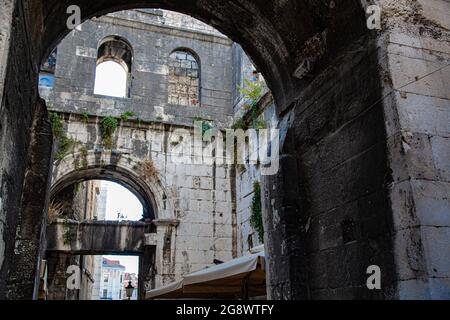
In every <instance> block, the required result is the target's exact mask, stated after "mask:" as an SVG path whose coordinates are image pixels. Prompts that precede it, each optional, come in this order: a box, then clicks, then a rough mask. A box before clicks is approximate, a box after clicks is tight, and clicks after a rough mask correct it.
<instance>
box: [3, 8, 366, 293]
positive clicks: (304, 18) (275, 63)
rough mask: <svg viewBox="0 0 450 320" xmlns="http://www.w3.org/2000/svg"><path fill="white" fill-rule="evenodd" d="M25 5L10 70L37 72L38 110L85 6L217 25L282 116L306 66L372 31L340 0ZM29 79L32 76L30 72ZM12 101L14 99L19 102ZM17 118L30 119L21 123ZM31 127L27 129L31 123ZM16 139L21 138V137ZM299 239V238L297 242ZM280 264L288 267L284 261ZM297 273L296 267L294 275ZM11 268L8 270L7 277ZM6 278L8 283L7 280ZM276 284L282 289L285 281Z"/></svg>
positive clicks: (18, 11) (297, 95) (95, 12)
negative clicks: (50, 61) (46, 79)
mask: <svg viewBox="0 0 450 320" xmlns="http://www.w3.org/2000/svg"><path fill="white" fill-rule="evenodd" d="M17 2H19V1H17ZM20 2H21V3H22V4H23V5H21V6H17V7H15V11H14V15H16V16H18V17H20V18H19V20H17V21H21V22H23V24H22V23H19V24H18V25H16V26H15V28H14V30H13V32H12V34H13V36H12V43H11V47H16V48H17V52H11V56H12V57H13V58H12V59H11V60H10V65H11V66H13V65H16V64H17V65H21V66H29V69H27V70H28V71H29V72H30V74H31V76H30V77H28V79H27V81H20V84H18V85H19V87H23V88H24V90H23V91H24V92H25V91H26V92H29V88H30V87H31V88H33V90H32V92H30V95H29V97H28V98H29V99H30V100H29V101H27V102H26V103H23V105H24V106H29V107H30V108H31V109H33V108H32V106H33V105H34V103H35V101H36V98H37V95H38V94H37V72H38V66H39V65H40V62H41V61H43V60H44V59H45V58H46V56H47V55H48V54H49V53H50V52H51V51H52V49H53V48H54V47H55V46H56V45H57V44H58V42H59V41H60V40H61V39H63V38H64V36H66V35H67V34H68V33H69V32H70V30H68V29H67V25H66V22H67V18H68V14H67V13H66V10H67V8H68V7H69V6H70V5H79V6H80V8H81V15H82V17H81V18H82V21H84V20H86V19H88V18H91V17H94V16H99V15H103V14H106V13H108V12H113V11H117V10H126V9H132V8H139V7H140V8H143V7H145V8H153V7H159V8H163V9H168V10H173V11H178V12H181V13H185V14H188V15H191V16H193V17H194V18H197V19H199V20H201V21H203V22H206V23H208V24H210V25H211V26H213V27H215V28H217V29H218V30H219V31H221V32H222V33H224V34H225V35H227V36H228V37H230V38H231V39H232V40H234V41H236V42H237V43H239V44H240V45H241V46H242V47H243V48H244V50H245V51H246V52H247V54H248V55H249V56H250V58H251V59H252V61H253V62H254V63H255V64H256V65H257V67H258V69H259V70H260V71H261V73H262V74H263V75H264V77H265V79H266V81H267V83H268V85H269V87H270V89H271V91H272V92H273V95H274V98H275V100H276V105H277V109H278V114H279V116H280V117H285V116H286V113H287V112H288V111H289V110H290V109H292V108H295V107H296V106H297V105H298V104H299V101H300V99H304V98H305V90H306V91H307V92H309V90H310V89H308V86H309V84H310V82H311V80H310V79H311V75H310V76H309V77H306V78H302V73H301V72H300V73H299V70H302V68H301V66H302V65H303V64H304V63H305V61H306V60H308V59H310V58H313V59H314V60H317V61H315V62H320V64H318V65H317V68H316V70H315V73H314V74H315V75H317V74H318V73H319V72H320V71H323V70H325V69H326V67H327V63H328V62H327V61H330V60H332V59H333V58H334V56H335V55H337V54H339V53H342V52H343V51H345V50H346V46H347V45H349V44H350V43H351V42H352V41H354V40H356V39H358V38H360V37H361V36H363V35H365V34H367V33H368V31H367V28H365V14H364V6H363V5H362V4H361V2H360V1H356V0H355V1H345V2H341V1H339V2H337V1H333V2H332V4H329V3H326V2H323V1H315V0H308V1H273V2H270V3H268V2H267V1H248V0H235V1H221V0H217V1H211V0H208V1H207V0H193V1H185V0H165V1H150V0H149V1H127V0H108V1H106V0H105V1H95V2H92V1H85V0H78V1H69V0H63V1H61V0H58V1H56V0H49V1H39V0H34V1H26V2H25V1H20ZM25 25H27V26H32V28H31V29H30V33H26V32H24V31H23V28H27V27H25ZM22 34H27V37H28V38H27V39H26V41H27V42H28V43H29V44H30V46H31V48H30V50H22V49H24V46H21V45H18V42H20V41H23V40H25V39H23V38H21V35H22ZM17 41H18V42H17ZM316 44H317V45H318V48H317V52H314V50H312V51H311V47H314V46H315V45H316ZM30 64H31V65H30ZM26 68H27V67H25V69H26ZM16 71H17V70H16V69H15V68H13V67H11V69H10V70H9V75H11V76H12V74H13V73H16ZM308 72H312V70H308ZM23 74H27V72H25V71H24V72H23ZM10 100H11V101H13V100H14V99H12V96H11V99H10ZM21 110H22V111H23V112H25V111H24V110H27V107H25V108H24V107H22V108H21ZM19 114H20V113H19ZM17 118H22V117H21V116H17ZM24 127H27V125H26V124H25V125H24ZM13 131H14V129H13ZM15 134H16V135H18V133H17V132H16V133H15ZM25 141H26V139H25ZM18 170H20V168H19V169H18ZM280 235H281V236H285V237H286V239H284V240H285V241H287V240H288V235H287V234H282V233H281V234H280ZM272 236H275V235H274V234H272V233H271V232H270V231H269V232H268V237H272ZM293 236H294V235H293V234H292V235H290V236H289V237H293ZM275 245H276V246H278V247H280V246H282V244H281V243H275ZM8 250H12V248H8ZM277 260H278V262H281V263H284V262H283V261H282V257H280V258H279V259H278V258H277ZM278 267H279V266H278V265H276V264H275V265H273V268H274V270H272V272H271V274H274V273H275V272H276V269H277V268H278ZM296 267H297V264H296V263H295V262H294V263H293V264H291V266H290V268H291V269H292V270H294V269H295V268H296ZM7 269H8V267H6V269H5V270H7ZM5 275H6V273H5ZM0 278H2V277H0ZM3 279H5V280H6V278H3ZM274 279H275V280H274V281H275V282H276V281H278V280H277V279H276V278H274ZM285 280H286V281H287V282H288V283H289V286H290V287H298V286H299V284H298V281H297V280H296V279H295V277H291V278H289V279H285ZM285 280H283V281H285ZM280 281H281V280H280ZM13 289H14V291H15V292H16V293H17V292H20V291H23V290H21V289H20V285H13ZM300 291H302V292H297V291H296V290H286V292H285V294H284V295H283V297H284V298H299V297H308V294H307V293H305V292H304V291H303V290H300ZM13 295H14V294H13ZM13 295H11V296H13Z"/></svg>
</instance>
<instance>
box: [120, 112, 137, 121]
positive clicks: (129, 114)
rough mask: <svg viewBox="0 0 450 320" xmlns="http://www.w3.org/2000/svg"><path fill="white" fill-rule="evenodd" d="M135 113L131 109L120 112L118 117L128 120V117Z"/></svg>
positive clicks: (133, 115)
mask: <svg viewBox="0 0 450 320" xmlns="http://www.w3.org/2000/svg"><path fill="white" fill-rule="evenodd" d="M135 116H136V114H135V113H134V112H132V111H127V112H125V113H122V115H121V116H120V119H122V120H123V121H128V120H129V119H130V118H133V117H135Z"/></svg>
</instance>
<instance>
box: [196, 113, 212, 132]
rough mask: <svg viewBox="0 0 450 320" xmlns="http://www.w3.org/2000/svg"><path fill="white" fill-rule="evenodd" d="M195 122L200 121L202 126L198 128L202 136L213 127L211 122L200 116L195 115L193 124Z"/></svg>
mask: <svg viewBox="0 0 450 320" xmlns="http://www.w3.org/2000/svg"><path fill="white" fill-rule="evenodd" d="M196 122H201V123H202V126H201V128H200V129H201V130H202V136H204V135H205V134H206V132H208V131H209V130H211V129H212V128H213V124H212V123H211V122H210V121H209V120H205V119H202V118H200V117H196V118H194V124H196Z"/></svg>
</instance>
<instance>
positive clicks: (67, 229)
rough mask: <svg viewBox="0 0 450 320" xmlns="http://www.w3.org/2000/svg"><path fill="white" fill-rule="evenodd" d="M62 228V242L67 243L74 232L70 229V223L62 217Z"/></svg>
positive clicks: (71, 238)
mask: <svg viewBox="0 0 450 320" xmlns="http://www.w3.org/2000/svg"><path fill="white" fill-rule="evenodd" d="M63 229H64V234H63V240H64V244H65V245H69V244H70V243H71V242H72V240H73V238H74V234H73V233H74V232H73V230H72V226H71V225H70V223H69V220H68V219H64V223H63Z"/></svg>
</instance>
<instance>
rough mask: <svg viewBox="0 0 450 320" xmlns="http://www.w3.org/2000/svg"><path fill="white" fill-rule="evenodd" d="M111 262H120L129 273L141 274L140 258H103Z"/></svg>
mask: <svg viewBox="0 0 450 320" xmlns="http://www.w3.org/2000/svg"><path fill="white" fill-rule="evenodd" d="M103 257H105V258H106V259H109V260H115V261H117V260H118V261H120V264H121V265H123V266H124V267H125V268H126V270H125V272H127V273H136V274H138V273H139V257H128V256H103Z"/></svg>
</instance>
